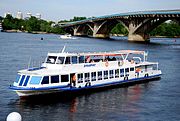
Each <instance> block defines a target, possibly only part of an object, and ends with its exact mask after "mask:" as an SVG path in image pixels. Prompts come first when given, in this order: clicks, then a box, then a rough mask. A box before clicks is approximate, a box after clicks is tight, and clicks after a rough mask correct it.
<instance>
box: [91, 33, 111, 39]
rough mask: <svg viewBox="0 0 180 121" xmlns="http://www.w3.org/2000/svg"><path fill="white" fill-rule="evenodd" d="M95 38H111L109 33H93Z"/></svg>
mask: <svg viewBox="0 0 180 121" xmlns="http://www.w3.org/2000/svg"><path fill="white" fill-rule="evenodd" d="M93 37H95V38H102V39H103V38H109V34H93Z"/></svg>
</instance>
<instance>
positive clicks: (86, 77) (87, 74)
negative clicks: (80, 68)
mask: <svg viewBox="0 0 180 121" xmlns="http://www.w3.org/2000/svg"><path fill="white" fill-rule="evenodd" d="M88 81H90V74H89V73H85V82H88Z"/></svg>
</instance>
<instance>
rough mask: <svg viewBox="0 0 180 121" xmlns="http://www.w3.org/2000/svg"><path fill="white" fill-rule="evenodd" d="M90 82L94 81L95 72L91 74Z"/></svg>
mask: <svg viewBox="0 0 180 121" xmlns="http://www.w3.org/2000/svg"><path fill="white" fill-rule="evenodd" d="M91 81H96V72H91Z"/></svg>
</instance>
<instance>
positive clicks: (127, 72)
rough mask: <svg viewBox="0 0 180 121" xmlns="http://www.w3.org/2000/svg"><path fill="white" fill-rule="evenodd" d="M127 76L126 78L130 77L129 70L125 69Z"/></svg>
mask: <svg viewBox="0 0 180 121" xmlns="http://www.w3.org/2000/svg"><path fill="white" fill-rule="evenodd" d="M125 74H126V75H125V76H129V68H126V69H125Z"/></svg>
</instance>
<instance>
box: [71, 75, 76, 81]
mask: <svg viewBox="0 0 180 121" xmlns="http://www.w3.org/2000/svg"><path fill="white" fill-rule="evenodd" d="M72 81H73V82H75V81H76V75H75V74H74V75H73V77H72Z"/></svg>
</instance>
